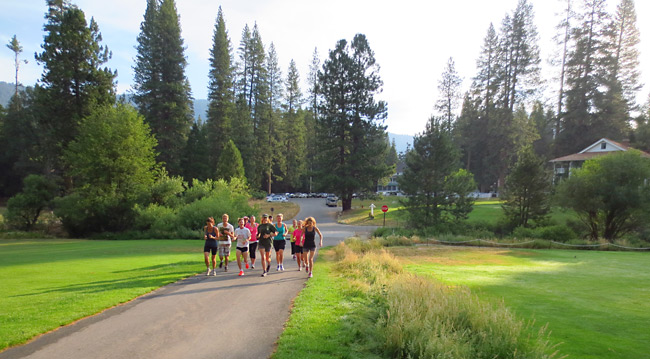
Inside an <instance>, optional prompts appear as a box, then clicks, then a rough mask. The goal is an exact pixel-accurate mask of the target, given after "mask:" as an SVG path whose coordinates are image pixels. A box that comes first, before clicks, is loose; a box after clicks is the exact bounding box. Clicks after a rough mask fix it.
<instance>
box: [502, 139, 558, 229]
mask: <svg viewBox="0 0 650 359" xmlns="http://www.w3.org/2000/svg"><path fill="white" fill-rule="evenodd" d="M518 157H519V158H518V160H517V163H516V164H515V166H514V167H513V168H512V171H511V173H510V174H509V175H508V178H507V180H506V186H505V190H504V193H503V198H504V199H505V203H504V204H503V205H502V207H503V210H504V213H505V215H506V217H507V218H508V219H510V221H511V222H512V223H513V224H514V225H516V226H524V227H527V226H529V225H530V221H531V220H532V221H537V222H539V221H540V220H542V219H544V218H545V217H546V216H547V215H548V213H549V211H550V208H551V205H550V190H551V176H550V173H549V172H548V171H547V170H546V166H545V161H544V160H543V159H541V158H539V157H537V155H535V152H534V151H533V149H532V147H530V146H528V147H525V148H523V149H522V150H521V152H520V153H519V156H518Z"/></svg>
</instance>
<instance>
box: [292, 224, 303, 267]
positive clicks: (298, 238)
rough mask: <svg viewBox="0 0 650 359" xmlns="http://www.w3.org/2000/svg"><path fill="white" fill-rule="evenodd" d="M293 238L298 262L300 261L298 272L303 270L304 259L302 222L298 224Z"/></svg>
mask: <svg viewBox="0 0 650 359" xmlns="http://www.w3.org/2000/svg"><path fill="white" fill-rule="evenodd" d="M291 238H292V239H293V241H294V242H293V243H294V245H295V248H296V260H297V261H298V271H301V270H302V267H303V259H302V221H297V222H296V227H295V228H294V229H293V233H291Z"/></svg>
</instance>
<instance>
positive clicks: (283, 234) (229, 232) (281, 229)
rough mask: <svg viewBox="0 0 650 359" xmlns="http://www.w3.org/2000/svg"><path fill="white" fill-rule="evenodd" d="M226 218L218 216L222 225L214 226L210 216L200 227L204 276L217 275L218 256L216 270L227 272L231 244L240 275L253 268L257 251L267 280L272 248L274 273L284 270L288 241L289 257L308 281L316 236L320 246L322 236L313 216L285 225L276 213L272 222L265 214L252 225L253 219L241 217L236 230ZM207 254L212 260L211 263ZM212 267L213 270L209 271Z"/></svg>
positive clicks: (227, 217)
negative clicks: (289, 246) (202, 232)
mask: <svg viewBox="0 0 650 359" xmlns="http://www.w3.org/2000/svg"><path fill="white" fill-rule="evenodd" d="M229 219H230V218H229V216H228V215H227V214H224V215H223V216H221V223H219V224H217V225H215V221H214V218H212V217H209V218H208V219H207V220H206V225H205V227H203V231H204V236H203V238H204V239H205V245H204V246H203V255H204V257H205V266H206V268H207V271H206V273H205V275H207V276H209V275H217V272H216V267H217V261H216V259H217V258H216V257H217V254H218V255H219V260H220V262H219V268H223V270H224V271H225V272H227V271H228V262H229V256H230V250H231V247H232V244H233V243H236V244H235V248H236V258H237V266H238V268H239V275H240V276H243V275H244V269H249V268H250V269H255V261H256V257H257V256H256V252H257V251H258V250H259V252H260V259H261V261H262V274H261V276H262V277H266V275H267V273H268V272H269V270H270V269H271V247H273V249H274V250H275V258H276V262H277V266H276V271H284V250H285V247H286V241H287V239H290V241H291V254H292V255H293V259H294V260H296V261H297V262H298V270H299V271H302V270H303V269H304V270H305V272H306V273H307V275H308V276H309V277H310V278H311V277H312V276H313V270H314V255H315V254H316V234H318V236H319V237H320V243H319V246H320V247H322V246H323V234H322V233H321V231H320V230H319V229H318V227H316V220H315V219H314V217H308V218H306V219H305V220H304V221H299V220H295V219H294V220H293V224H292V225H291V226H287V225H286V224H285V223H284V222H283V221H282V220H283V215H282V214H278V215H277V216H276V217H275V219H276V223H275V224H274V223H273V218H272V217H271V216H269V215H267V214H264V215H262V221H261V223H259V224H258V223H256V222H255V216H250V217H249V216H244V217H243V218H239V219H237V228H234V227H233V225H232V224H230V223H229V222H228V221H229ZM210 255H212V260H211V261H210ZM210 264H212V268H210Z"/></svg>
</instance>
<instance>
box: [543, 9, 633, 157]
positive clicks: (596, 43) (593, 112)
mask: <svg viewBox="0 0 650 359" xmlns="http://www.w3.org/2000/svg"><path fill="white" fill-rule="evenodd" d="M581 10H582V12H581V13H579V14H578V15H577V20H578V21H579V23H578V24H577V25H576V27H574V28H573V29H572V30H571V39H572V42H573V43H574V44H575V45H574V46H573V48H572V49H571V50H570V52H569V54H568V60H567V64H566V85H567V91H566V112H565V113H563V114H562V126H561V132H560V133H559V135H558V136H557V140H556V155H562V154H569V153H573V152H575V151H578V150H579V149H582V148H584V147H585V146H587V145H589V144H590V143H593V142H594V141H595V140H597V139H598V138H601V137H610V138H614V139H616V138H618V137H619V136H620V133H617V132H620V131H622V130H623V129H618V130H617V129H614V128H611V126H610V125H611V122H609V123H608V120H606V119H603V118H602V116H599V115H598V112H599V109H598V106H601V107H602V106H603V104H604V103H602V102H601V103H597V102H598V101H599V100H600V99H603V98H604V97H605V94H604V91H603V88H604V86H603V79H604V77H606V73H607V70H606V66H605V65H606V64H607V63H608V59H607V58H608V57H609V56H610V54H609V53H608V51H607V28H608V24H609V22H610V16H609V14H608V13H607V11H606V9H605V0H584V3H583V6H582V9H581ZM607 127H610V128H607Z"/></svg>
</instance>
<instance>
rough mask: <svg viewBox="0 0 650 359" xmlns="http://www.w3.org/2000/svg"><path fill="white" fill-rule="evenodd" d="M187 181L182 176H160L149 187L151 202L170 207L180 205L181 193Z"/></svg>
mask: <svg viewBox="0 0 650 359" xmlns="http://www.w3.org/2000/svg"><path fill="white" fill-rule="evenodd" d="M186 187H187V182H185V181H184V180H183V178H182V177H180V176H178V177H169V176H167V175H164V176H162V177H160V178H159V179H158V180H156V182H155V183H154V184H153V186H152V187H151V202H152V203H154V204H159V205H163V206H168V207H171V208H176V207H179V206H180V205H182V203H183V202H182V199H181V197H182V195H183V192H184V191H185V188H186Z"/></svg>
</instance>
